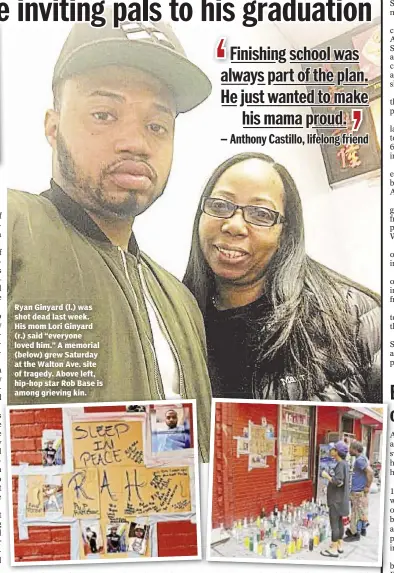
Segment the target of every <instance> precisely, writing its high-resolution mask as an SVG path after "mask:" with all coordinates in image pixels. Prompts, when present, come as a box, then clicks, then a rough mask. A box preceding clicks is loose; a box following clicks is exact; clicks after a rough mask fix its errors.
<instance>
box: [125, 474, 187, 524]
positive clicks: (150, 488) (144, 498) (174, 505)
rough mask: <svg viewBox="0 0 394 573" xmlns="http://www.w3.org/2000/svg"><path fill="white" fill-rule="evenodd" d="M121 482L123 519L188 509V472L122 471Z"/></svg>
mask: <svg viewBox="0 0 394 573" xmlns="http://www.w3.org/2000/svg"><path fill="white" fill-rule="evenodd" d="M123 480H124V481H123V487H124V491H125V496H124V515H125V517H129V516H139V515H151V514H160V513H176V512H184V511H190V509H191V501H190V478H189V471H188V468H160V469H157V468H155V469H148V468H143V469H140V468H125V469H124V473H123Z"/></svg>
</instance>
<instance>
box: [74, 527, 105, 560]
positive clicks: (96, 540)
mask: <svg viewBox="0 0 394 573" xmlns="http://www.w3.org/2000/svg"><path fill="white" fill-rule="evenodd" d="M80 526H81V537H82V549H83V557H85V558H89V557H97V555H98V554H100V553H103V552H104V543H103V536H102V534H101V527H100V522H99V521H98V520H94V519H89V520H86V521H85V520H82V519H81V521H80Z"/></svg>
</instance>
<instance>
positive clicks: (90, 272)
mask: <svg viewBox="0 0 394 573" xmlns="http://www.w3.org/2000/svg"><path fill="white" fill-rule="evenodd" d="M106 20H107V24H106V26H105V27H103V28H94V27H92V26H90V25H88V24H86V25H85V24H77V25H75V26H74V27H73V29H72V30H71V32H70V34H69V36H68V38H67V40H66V42H65V44H64V46H63V49H62V51H61V53H60V56H59V59H58V61H57V64H56V66H55V70H54V75H53V94H54V109H52V110H50V111H48V112H47V114H46V118H45V133H46V137H47V140H48V142H49V143H50V145H51V147H52V150H53V163H52V165H53V178H52V181H51V188H50V189H49V190H48V191H46V192H44V193H42V194H41V195H39V196H37V195H32V194H29V193H22V192H17V191H10V192H9V210H8V228H9V240H8V261H9V269H8V277H9V348H8V353H9V354H8V355H9V394H8V400H9V403H11V404H17V403H19V404H27V403H32V402H34V403H40V402H42V403H53V402H56V403H64V402H67V403H68V402H70V401H77V402H84V401H85V402H91V401H120V400H127V401H134V400H158V399H164V398H167V399H171V400H173V399H176V398H196V399H197V402H198V418H199V420H198V421H199V431H200V432H201V435H200V451H201V453H202V456H203V458H204V459H205V460H206V459H207V455H208V447H209V437H208V436H209V410H210V398H211V393H210V384H209V379H208V374H207V368H206V350H205V334H204V329H203V324H202V319H201V316H200V313H199V310H198V307H197V305H196V303H195V301H194V299H193V297H192V296H191V295H190V293H189V292H188V290H187V289H186V288H185V287H184V286H183V285H182V284H181V283H180V282H179V281H177V280H176V279H175V278H174V277H173V276H171V275H170V274H169V273H167V272H166V271H165V270H163V269H162V268H161V267H160V266H159V265H157V264H156V263H154V262H153V261H152V260H151V259H149V257H147V256H146V255H144V254H143V253H141V252H140V251H139V248H138V245H137V243H136V240H135V237H134V235H133V231H132V229H133V222H134V219H135V217H136V216H138V215H140V214H141V213H143V212H144V211H145V210H146V209H148V208H149V207H150V205H152V203H154V201H156V199H157V198H158V197H159V196H160V195H161V194H162V193H163V191H164V189H165V186H166V183H167V179H168V177H169V173H170V168H171V162H172V154H173V144H174V125H175V118H176V116H177V115H178V114H179V113H182V112H186V111H188V110H190V109H192V108H194V107H195V106H197V105H198V104H200V103H201V102H202V101H203V100H204V99H205V98H206V97H208V95H209V93H210V91H211V84H210V81H209V79H208V78H207V77H206V76H205V74H204V73H203V72H202V71H201V70H200V69H199V68H197V67H196V66H195V65H194V64H193V63H192V62H190V61H189V60H188V59H187V57H186V55H185V53H184V51H183V49H182V46H181V45H180V43H179V41H178V39H177V38H176V36H175V35H174V33H173V32H172V30H171V28H170V27H169V26H167V25H165V24H163V23H161V22H160V23H158V24H151V23H140V22H127V23H125V24H123V25H122V26H121V27H119V28H113V27H112V22H111V20H112V12H111V9H109V10H108V11H107V13H106ZM161 231H162V230H161Z"/></svg>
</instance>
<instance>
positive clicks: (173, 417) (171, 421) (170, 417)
mask: <svg viewBox="0 0 394 573" xmlns="http://www.w3.org/2000/svg"><path fill="white" fill-rule="evenodd" d="M166 424H167V426H168V427H169V428H170V429H173V428H176V427H177V425H178V414H177V413H176V412H174V411H173V410H170V411H169V412H167V414H166Z"/></svg>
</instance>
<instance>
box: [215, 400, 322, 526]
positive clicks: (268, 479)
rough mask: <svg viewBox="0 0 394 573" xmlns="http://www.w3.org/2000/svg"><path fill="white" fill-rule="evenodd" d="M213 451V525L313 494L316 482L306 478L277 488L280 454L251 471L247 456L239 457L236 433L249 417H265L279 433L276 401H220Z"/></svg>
mask: <svg viewBox="0 0 394 573" xmlns="http://www.w3.org/2000/svg"><path fill="white" fill-rule="evenodd" d="M216 407H217V409H216V426H215V442H216V444H215V452H214V456H213V459H214V464H215V465H214V484H213V505H212V525H213V527H218V526H219V525H220V523H224V524H225V525H226V526H230V525H231V524H232V522H233V521H234V520H236V519H243V518H244V517H247V518H250V517H256V516H257V515H258V514H259V513H260V511H261V508H262V507H264V508H265V510H266V512H267V511H268V512H269V511H272V509H273V508H274V505H275V504H278V505H279V507H282V506H283V504H284V503H290V502H292V503H295V504H298V503H301V502H302V501H303V500H304V499H307V498H311V497H312V496H313V484H312V481H311V480H306V481H303V482H299V483H296V484H285V485H283V486H282V488H281V489H280V490H279V491H278V490H277V485H276V483H277V458H275V457H272V456H271V457H268V459H267V461H268V465H269V468H264V469H255V470H252V471H248V456H246V455H240V456H239V458H237V443H236V442H237V441H236V440H234V437H235V436H242V434H243V428H244V427H247V426H248V422H249V420H250V421H251V422H253V423H255V424H261V418H262V417H265V418H266V419H267V423H268V424H272V425H273V426H274V431H275V436H277V433H278V424H277V421H278V408H279V407H278V406H277V405H276V404H226V403H219V404H217V406H216Z"/></svg>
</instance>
